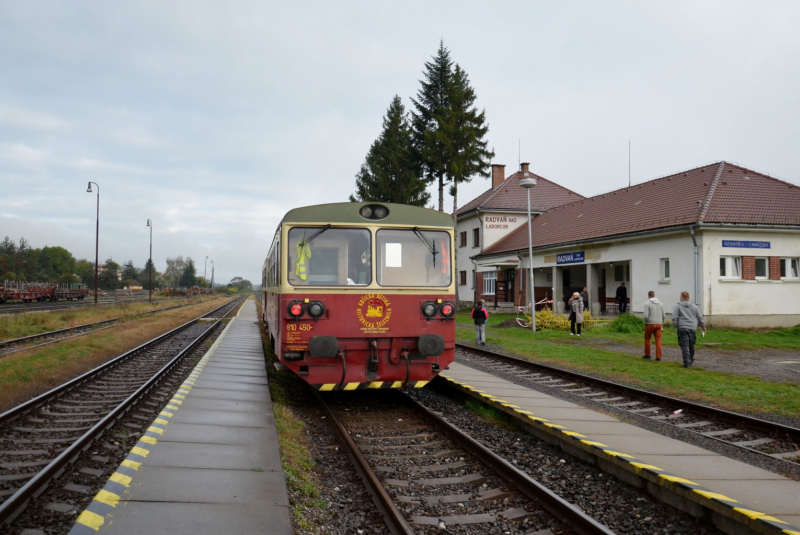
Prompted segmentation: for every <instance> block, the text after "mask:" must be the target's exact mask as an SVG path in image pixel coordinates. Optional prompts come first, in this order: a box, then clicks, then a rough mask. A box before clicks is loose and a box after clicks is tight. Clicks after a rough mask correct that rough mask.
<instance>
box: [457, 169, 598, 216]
mask: <svg viewBox="0 0 800 535" xmlns="http://www.w3.org/2000/svg"><path fill="white" fill-rule="evenodd" d="M528 176H533V177H536V179H537V180H538V182H539V183H538V184H537V185H536V187H535V188H533V189H532V190H531V211H533V212H544V211H546V210H549V209H551V208H555V207H556V206H561V205H562V204H567V203H570V202H573V201H576V200H579V199H585V197H584V196H583V195H581V194H580V193H575V192H574V191H572V190H569V189H567V188H565V187H563V186H559V185H558V184H556V183H555V182H551V181H550V180H547V179H546V178H544V177H541V176H539V175H537V174H535V173H528ZM522 178H523V174H522V173H521V172H519V171H518V172H516V173H514V174H513V175H511V176H509V177H508V178H506V179H505V180H504V181H503V183H502V184H500V185H499V186H497V187H496V188H494V189H490V190H487V191H485V192H483V193H482V194H480V195H479V196H478V197H476V198H475V199H473V200H471V201H470V202H468V203H467V204H465V205H464V206H462V207H461V208H459V209H458V215H459V216H460V215H462V214H465V213H467V212H471V211H472V210H475V209H476V208H479V209H481V210H511V211H523V212H527V211H528V199H527V196H526V195H525V188H523V187H521V186H520V185H519V181H520V180H522Z"/></svg>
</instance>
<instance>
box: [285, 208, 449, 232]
mask: <svg viewBox="0 0 800 535" xmlns="http://www.w3.org/2000/svg"><path fill="white" fill-rule="evenodd" d="M367 205H370V206H374V205H380V206H385V207H386V208H388V209H389V215H388V216H387V217H386V218H384V219H381V220H377V221H376V220H371V219H365V218H363V217H361V215H360V214H359V210H361V207H362V206H367ZM284 223H331V224H335V223H362V224H381V225H417V226H423V227H452V226H453V218H452V216H450V215H449V214H446V213H444V212H438V211H436V210H429V209H428V208H420V207H419V206H409V205H407V204H395V203H390V202H339V203H331V204H317V205H314V206H303V207H302V208H295V209H293V210H289V211H288V212H286V215H285V216H283V219H282V220H281V224H284Z"/></svg>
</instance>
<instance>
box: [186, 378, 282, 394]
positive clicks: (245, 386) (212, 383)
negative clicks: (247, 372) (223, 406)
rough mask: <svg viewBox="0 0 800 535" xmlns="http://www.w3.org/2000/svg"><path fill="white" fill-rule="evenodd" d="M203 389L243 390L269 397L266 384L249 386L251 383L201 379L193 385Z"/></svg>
mask: <svg viewBox="0 0 800 535" xmlns="http://www.w3.org/2000/svg"><path fill="white" fill-rule="evenodd" d="M204 387H209V388H215V389H217V390H219V389H224V388H229V389H239V390H244V391H245V392H260V393H262V394H264V395H269V387H268V386H267V383H263V384H258V383H256V384H251V383H240V382H238V381H224V380H219V381H217V380H214V379H211V380H208V379H203V378H202V377H201V378H200V379H198V380H197V382H196V383H195V385H194V388H204Z"/></svg>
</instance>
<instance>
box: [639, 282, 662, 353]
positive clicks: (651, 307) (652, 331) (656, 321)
mask: <svg viewBox="0 0 800 535" xmlns="http://www.w3.org/2000/svg"><path fill="white" fill-rule="evenodd" d="M647 297H648V298H649V299H648V300H647V301H645V303H644V356H643V357H642V358H643V359H649V358H650V337H651V336H653V337H655V339H656V362H661V334H662V333H663V332H664V320H665V319H666V315H665V314H664V305H663V304H661V301H659V300H658V298H657V297H656V293H655V292H654V291H652V290H651V291H649V292H647Z"/></svg>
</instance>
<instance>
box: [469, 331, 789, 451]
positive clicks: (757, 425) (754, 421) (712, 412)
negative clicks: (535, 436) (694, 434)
mask: <svg viewBox="0 0 800 535" xmlns="http://www.w3.org/2000/svg"><path fill="white" fill-rule="evenodd" d="M456 347H457V348H459V349H463V350H469V351H473V352H475V353H479V354H484V355H488V356H490V357H492V358H495V359H498V360H503V361H506V362H512V363H514V364H518V365H522V366H526V367H529V368H533V369H537V370H543V371H546V372H548V373H551V374H553V375H561V376H566V377H568V378H570V379H575V380H579V381H583V382H586V383H594V384H596V385H599V386H601V387H602V388H604V389H607V390H610V391H612V392H614V391H615V392H619V393H621V394H626V395H628V396H631V397H640V398H643V399H646V400H650V401H652V402H654V403H661V404H667V405H671V406H675V407H676V408H682V409H684V410H685V409H691V410H692V411H693V414H695V415H703V416H710V417H713V418H716V419H718V420H720V421H723V422H727V423H729V424H734V425H739V426H741V425H747V426H748V427H749V428H750V429H752V430H755V431H761V432H763V433H768V434H773V435H775V434H778V435H782V437H783V438H788V439H791V440H797V441H800V429H798V428H796V427H791V426H788V425H784V424H779V423H777V422H770V421H769V420H761V419H759V418H755V417H753V416H747V415H745V414H738V413H735V412H730V411H726V410H724V409H717V408H715V407H710V406H708V405H703V404H701V403H696V402H693V401H687V400H684V399H679V398H673V397H670V396H666V395H664V394H657V393H655V392H648V391H647V390H642V389H639V388H635V387H632V386H627V385H623V384H620V383H615V382H613V381H609V380H607V379H598V378H597V377H592V376H589V375H584V374H582V373H578V372H574V371H570V370H565V369H563V368H557V367H555V366H550V365H548V364H542V363H540V362H531V361H529V360H525V359H523V358H520V357H512V356H509V355H503V354H501V353H495V352H493V351H489V350H486V349H483V348H480V349H478V348H475V347H472V346H469V345H465V344H459V343H457V344H456ZM708 438H714V437H708ZM722 442H723V443H725V444H729V445H732V444H731V443H730V442H726V441H722ZM737 447H741V446H737ZM744 449H747V450H748V451H754V452H756V453H762V452H759V451H756V450H752V449H750V448H744ZM762 455H763V453H762Z"/></svg>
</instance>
